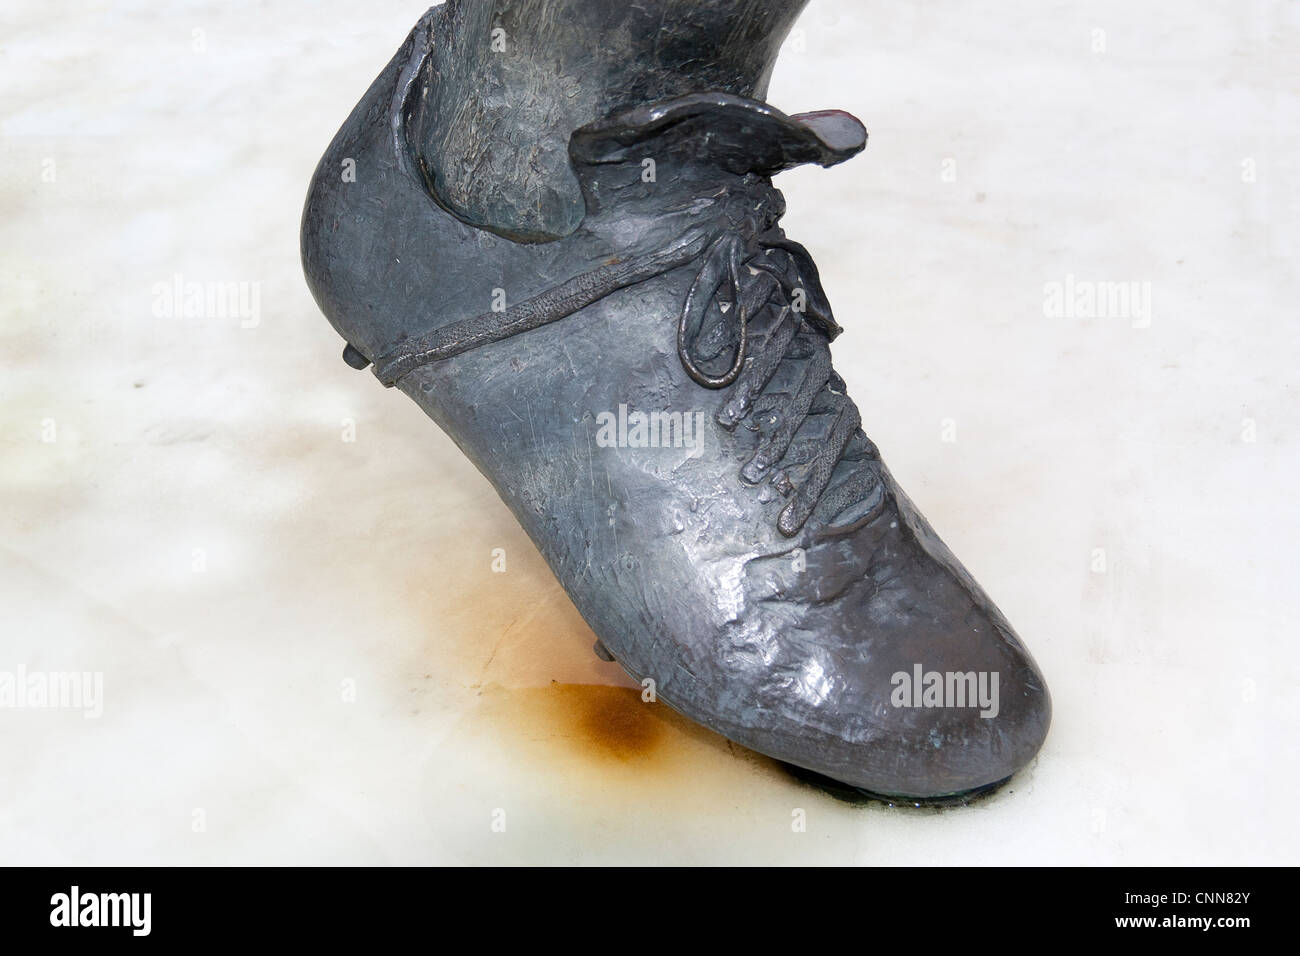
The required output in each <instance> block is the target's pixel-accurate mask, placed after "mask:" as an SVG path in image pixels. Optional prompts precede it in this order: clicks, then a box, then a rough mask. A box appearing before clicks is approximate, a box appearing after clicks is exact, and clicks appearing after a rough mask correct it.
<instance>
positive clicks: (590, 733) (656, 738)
mask: <svg viewBox="0 0 1300 956" xmlns="http://www.w3.org/2000/svg"><path fill="white" fill-rule="evenodd" d="M551 691H552V693H554V694H556V695H557V697H556V704H557V706H556V707H555V712H556V716H557V717H559V718H560V719H561V720H562V721H568V722H571V723H572V725H573V728H574V730H575V731H577V733H576V734H575V735H574V739H576V740H578V741H580V742H581V744H582V745H583V746H585V747H586V748H587V749H588V750H589V752H590V753H592V754H593V755H595V756H599V757H607V758H609V759H612V760H622V761H628V760H638V759H646V758H648V757H650V756H652V755H653V754H654V752H655V750H656V749H658V748H659V746H660V745H661V744H662V743H663V742H664V738H665V737H666V736H669V735H670V734H671V732H672V727H671V723H670V721H669V720H668V719H666V718H665V716H664V713H663V712H664V711H665V710H666V708H663V707H660V708H658V710H656V709H655V708H654V707H653V705H649V704H647V703H646V702H645V701H643V700H642V697H641V694H640V693H639V692H638V691H637V690H636V689H634V688H630V687H602V686H599V685H591V684H552V685H551ZM674 716H675V715H674Z"/></svg>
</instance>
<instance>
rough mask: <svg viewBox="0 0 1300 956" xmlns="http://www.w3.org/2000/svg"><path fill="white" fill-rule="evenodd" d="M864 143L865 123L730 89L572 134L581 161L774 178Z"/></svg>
mask: <svg viewBox="0 0 1300 956" xmlns="http://www.w3.org/2000/svg"><path fill="white" fill-rule="evenodd" d="M866 144H867V131H866V129H865V128H864V127H863V125H862V123H861V122H859V121H858V120H857V118H856V117H854V116H853V115H852V114H850V113H846V112H844V111H842V110H821V111H818V112H815V113H798V114H796V115H794V116H787V115H786V114H784V113H782V112H781V111H780V110H777V109H775V108H773V107H771V106H768V105H767V104H766V103H760V102H758V101H757V100H751V99H747V98H745V97H743V96H734V95H732V94H729V93H692V94H690V95H688V96H681V97H677V98H674V99H670V100H663V101H660V102H658V103H653V104H650V105H647V106H638V107H635V108H634V109H630V110H626V111H624V112H621V113H617V114H615V115H613V116H611V117H609V118H608V119H604V120H600V121H598V122H596V123H590V124H588V125H586V126H583V127H580V128H579V129H578V130H576V131H575V132H574V133H573V136H572V137H571V138H570V140H569V155H570V157H571V158H572V159H573V162H574V165H575V166H577V167H579V175H580V176H581V167H583V166H598V165H604V164H607V163H622V162H644V160H645V159H654V160H655V161H656V163H657V164H659V163H677V164H700V165H708V166H717V167H719V168H721V169H724V170H726V171H727V172H729V173H734V174H736V175H744V174H747V173H755V174H758V175H762V176H771V175H773V174H775V173H778V172H780V171H781V170H784V169H790V168H791V167H794V166H801V165H804V164H805V163H817V164H818V165H820V166H834V165H835V164H836V163H842V162H844V160H846V159H849V158H850V157H852V156H854V155H856V154H857V153H859V152H861V151H862V149H863V147H864V146H866Z"/></svg>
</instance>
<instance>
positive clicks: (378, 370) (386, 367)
mask: <svg viewBox="0 0 1300 956" xmlns="http://www.w3.org/2000/svg"><path fill="white" fill-rule="evenodd" d="M747 186H749V187H750V189H752V188H753V186H754V183H753V182H749V181H747ZM728 198H729V199H731V200H733V201H728V202H725V203H724V204H723V205H724V206H725V208H726V209H727V210H728V214H727V216H726V217H725V225H724V226H722V227H720V228H716V229H711V230H708V231H705V232H700V231H692V232H691V233H689V234H687V235H683V236H679V237H678V238H676V239H675V240H674V241H673V242H671V243H669V244H668V245H666V246H664V247H662V248H660V249H657V250H655V251H653V252H650V253H648V254H645V255H641V256H634V257H631V258H628V259H617V260H612V261H611V262H610V263H607V264H606V265H603V266H600V267H598V268H596V269H593V270H591V271H589V272H584V273H581V274H579V275H577V276H575V277H573V278H571V279H569V280H568V281H566V282H564V283H561V284H560V285H558V286H555V287H553V288H551V289H548V290H546V291H545V292H542V293H540V294H539V295H535V296H533V297H531V298H529V299H526V300H524V301H522V302H519V303H517V304H515V305H512V306H511V307H509V308H507V309H506V310H504V311H500V312H485V313H481V314H479V315H475V316H471V317H469V318H467V319H462V320H460V321H456V322H451V323H448V324H446V325H442V326H439V327H438V328H435V329H431V330H429V331H426V332H424V333H421V334H417V335H414V336H408V337H406V338H404V339H402V340H401V341H400V342H398V343H397V344H396V345H395V346H394V347H393V348H391V349H390V350H389V351H387V352H386V353H384V354H383V355H380V356H379V357H377V358H376V359H375V369H374V371H375V375H376V376H377V377H378V378H379V380H380V381H381V382H383V383H384V385H386V386H390V387H391V386H392V385H395V384H396V383H397V382H398V381H399V380H400V379H401V378H402V377H404V376H405V375H407V374H408V373H410V372H411V371H413V370H414V369H416V368H418V367H420V366H422V365H427V364H429V363H431V362H438V361H443V360H445V359H448V358H451V357H452V356H455V355H459V354H461V353H463V352H467V351H469V350H470V349H473V348H477V347H479V346H481V345H486V344H488V343H490V342H498V341H501V340H502V339H506V338H510V337H511V336H514V335H518V334H520V333H521V332H527V331H529V330H531V329H535V328H538V327H540V326H543V325H547V324H549V323H551V322H555V321H558V320H559V319H562V318H564V317H566V316H569V315H572V314H573V313H574V312H577V311H578V310H579V309H582V308H585V307H586V306H588V305H590V304H592V303H594V302H596V301H598V300H600V299H602V298H604V297H605V296H607V295H610V294H611V293H613V292H615V291H617V290H619V289H622V288H626V287H628V286H631V285H635V284H637V283H639V282H644V281H646V280H647V279H651V278H654V277H655V276H658V275H662V274H664V273H666V272H669V271H671V270H673V269H676V268H679V267H681V266H684V265H687V264H690V263H692V262H695V261H699V262H700V266H699V270H698V272H697V274H696V276H695V279H694V281H693V282H692V283H691V286H690V290H689V291H688V292H687V294H686V299H685V302H684V303H683V306H682V312H681V317H680V320H679V322H678V326H677V354H678V356H679V358H680V359H681V363H682V366H683V368H684V369H685V370H686V373H687V375H688V376H690V378H691V380H692V381H694V382H695V383H696V384H698V385H700V386H702V387H704V388H707V389H711V390H720V389H724V388H728V387H729V388H730V392H729V393H728V396H727V399H726V401H725V402H724V403H723V405H722V406H721V407H720V408H719V409H718V412H717V414H716V415H715V420H716V421H717V423H718V425H719V426H721V427H722V428H724V429H726V430H728V431H734V430H735V429H736V427H737V426H738V425H740V424H741V423H742V422H744V423H746V424H747V426H748V427H750V428H752V429H753V430H755V431H757V432H758V433H759V437H758V442H757V448H756V449H755V451H754V453H753V454H752V455H751V456H750V458H749V460H748V461H747V462H746V463H745V465H744V466H743V467H742V468H741V470H740V477H741V480H742V481H744V482H745V483H747V484H750V485H758V484H760V483H761V482H763V481H764V480H768V481H770V482H771V484H772V486H773V487H774V488H775V489H776V490H777V491H778V492H779V493H780V494H782V495H783V496H785V497H786V498H787V499H789V500H788V503H787V504H786V506H785V507H784V508H783V509H782V510H781V513H780V515H779V517H778V519H777V527H778V529H779V530H780V531H781V533H782V534H784V535H786V536H787V537H792V536H794V535H795V534H798V532H799V531H800V529H802V528H803V526H804V525H805V524H806V523H807V522H808V519H809V518H811V517H812V515H813V513H814V511H817V510H820V511H821V512H822V513H823V514H824V515H826V516H827V521H826V523H825V524H826V527H827V530H829V531H831V532H835V531H837V530H845V529H849V528H852V527H857V526H858V525H860V524H861V523H862V522H864V521H865V520H867V519H868V518H869V517H870V516H871V515H872V514H873V513H874V512H875V511H876V509H877V508H878V507H879V505H880V504H881V502H882V501H883V494H884V492H883V485H882V482H881V479H880V474H879V467H878V464H879V461H880V457H879V453H878V452H877V450H876V447H875V445H874V444H872V442H871V441H870V439H868V438H867V436H866V435H865V434H864V433H863V431H862V428H861V424H862V419H861V416H860V415H859V413H858V409H857V406H856V405H854V404H853V401H852V400H851V399H850V398H849V397H848V394H847V391H846V389H845V386H844V380H843V379H841V378H840V376H839V375H838V374H836V373H835V370H834V369H833V368H832V367H831V358H830V342H831V340H832V339H834V338H835V337H836V336H837V335H838V334H839V332H840V327H839V326H838V325H837V324H836V323H835V319H834V317H833V316H832V315H831V310H830V304H829V303H828V302H827V300H826V294H825V292H824V291H823V290H822V286H821V279H820V277H819V275H818V273H817V266H816V265H815V264H814V263H813V261H812V257H811V256H810V255H809V254H808V250H806V249H805V248H804V247H803V246H801V245H800V244H799V243H797V242H793V241H791V240H789V239H787V238H786V237H785V234H784V233H783V232H782V231H781V229H780V228H779V227H778V226H777V225H776V222H777V220H778V219H779V218H780V215H781V212H783V211H784V202H783V200H782V199H781V194H780V193H779V192H778V191H777V190H776V189H775V188H774V187H771V186H770V185H768V186H767V187H766V192H765V194H763V195H762V196H761V197H760V198H759V199H758V200H757V201H755V200H754V198H753V193H752V192H749V191H746V192H745V193H744V194H743V195H742V197H741V198H740V200H739V201H734V199H735V197H728ZM737 210H740V211H739V212H737ZM724 284H725V288H724ZM729 347H730V348H732V349H734V351H733V354H732V358H731V361H730V362H729V363H728V366H727V369H726V371H724V372H722V373H721V374H716V375H715V374H711V373H710V372H709V371H708V370H706V366H711V365H716V364H717V363H716V360H717V358H718V357H719V356H720V355H721V354H722V353H723V352H724V351H725V350H726V349H727V348H729ZM349 349H351V346H349ZM344 355H345V358H346V357H348V352H347V351H346V350H345V353H344ZM357 357H360V356H359V353H358V356H357ZM360 358H361V361H360V364H359V366H358V367H364V365H365V359H364V357H360Z"/></svg>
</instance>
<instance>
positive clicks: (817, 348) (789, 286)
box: [677, 189, 882, 536]
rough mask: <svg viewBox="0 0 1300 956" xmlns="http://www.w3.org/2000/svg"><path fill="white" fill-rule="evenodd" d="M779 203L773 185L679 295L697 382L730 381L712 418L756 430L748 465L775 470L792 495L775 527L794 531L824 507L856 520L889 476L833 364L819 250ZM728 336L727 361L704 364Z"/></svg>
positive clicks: (753, 470) (749, 480)
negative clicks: (789, 222)
mask: <svg viewBox="0 0 1300 956" xmlns="http://www.w3.org/2000/svg"><path fill="white" fill-rule="evenodd" d="M782 206H783V204H782V203H781V201H780V194H779V193H777V192H776V190H775V189H773V190H772V198H770V199H769V200H767V201H765V202H760V203H758V204H757V205H756V206H755V207H753V210H752V213H749V214H747V215H745V216H744V217H743V218H742V219H741V220H740V221H739V222H736V223H733V224H732V226H731V227H730V228H729V229H727V230H726V231H725V232H724V233H723V234H722V235H720V236H718V237H717V238H716V239H714V241H713V242H712V244H711V245H710V246H709V248H708V249H707V250H706V252H705V253H704V256H703V262H702V264H701V267H700V269H699V272H698V273H697V275H696V277H695V280H694V281H693V282H692V283H691V287H690V290H689V291H688V292H687V294H686V299H685V302H684V304H683V306H682V312H681V317H680V320H679V322H678V326H677V354H678V356H679V358H680V359H681V363H682V366H683V367H684V368H685V370H686V373H687V375H689V376H690V378H691V380H692V381H694V382H695V383H696V384H698V385H700V386H703V387H704V388H708V389H715V390H719V389H723V388H728V387H730V392H729V393H728V395H727V398H726V401H725V402H724V403H723V404H722V405H721V406H720V407H719V409H718V411H717V413H716V415H715V421H716V422H717V423H718V425H719V426H721V427H722V428H724V429H726V430H728V431H734V430H735V429H736V427H737V426H738V425H740V424H741V423H742V422H745V423H747V424H748V425H749V427H751V428H753V429H754V430H755V431H757V432H758V433H759V439H758V443H757V448H756V449H755V451H754V452H753V454H752V455H751V456H750V458H749V460H748V461H747V462H746V463H745V465H744V466H743V467H742V468H741V470H740V477H741V480H742V481H744V482H745V483H746V484H749V485H758V484H760V483H761V482H763V481H764V480H768V481H770V482H771V484H772V486H773V487H774V488H775V489H776V490H777V491H778V492H780V493H781V494H782V495H784V496H785V497H786V498H788V499H789V500H788V503H787V504H786V506H785V507H784V508H783V509H782V510H781V513H780V516H779V517H778V519H777V527H778V529H779V530H780V531H781V533H782V534H784V535H786V536H793V535H795V534H797V533H798V532H799V530H800V529H801V528H802V527H803V526H804V525H805V524H806V523H807V521H808V519H809V518H810V517H812V515H813V513H814V511H816V510H818V509H821V511H822V513H823V514H825V515H827V516H828V518H829V520H828V521H827V525H828V526H829V527H831V528H832V529H834V528H836V527H842V526H845V525H856V524H858V523H860V522H861V521H862V520H863V519H864V518H865V517H867V516H868V515H869V514H870V513H872V512H873V511H874V510H875V507H876V506H878V505H879V503H880V500H881V498H882V487H881V482H880V475H879V473H878V469H877V468H876V467H875V465H876V464H877V463H878V462H879V454H878V452H877V451H876V448H875V445H874V444H872V442H871V441H870V440H869V439H868V438H867V436H866V435H865V434H864V433H863V431H862V428H861V424H862V418H861V415H860V414H859V412H858V409H857V406H856V405H855V404H854V403H853V401H852V400H851V399H850V398H849V397H848V394H847V390H846V389H845V386H844V381H843V379H841V378H840V376H839V375H838V374H836V372H835V371H834V369H833V368H832V367H831V358H830V342H831V340H832V339H834V338H835V337H836V336H837V335H838V334H839V332H840V331H841V330H840V327H839V326H838V325H837V324H836V322H835V319H834V317H833V316H832V314H831V310H830V305H829V303H828V302H827V299H826V295H825V292H824V291H823V289H822V286H821V279H820V276H819V275H818V272H817V267H816V265H815V264H814V263H813V260H812V256H810V255H809V253H808V250H807V249H805V248H804V247H803V246H802V245H800V244H799V243H797V242H794V241H792V240H790V239H787V238H786V237H785V234H784V233H783V232H782V231H781V229H780V228H778V227H777V226H776V224H775V220H776V219H777V218H778V217H779V210H780V208H781V207H782ZM774 208H775V209H776V210H778V211H777V212H776V213H775V215H774V214H773V209H774ZM728 348H730V349H732V358H731V360H730V362H729V363H728V367H727V369H726V371H724V372H722V373H721V374H717V375H714V374H710V373H709V372H708V371H706V369H705V367H704V366H705V365H709V364H716V361H715V360H716V359H717V358H718V356H719V355H721V354H722V353H723V352H724V351H726V350H727V349H728Z"/></svg>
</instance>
